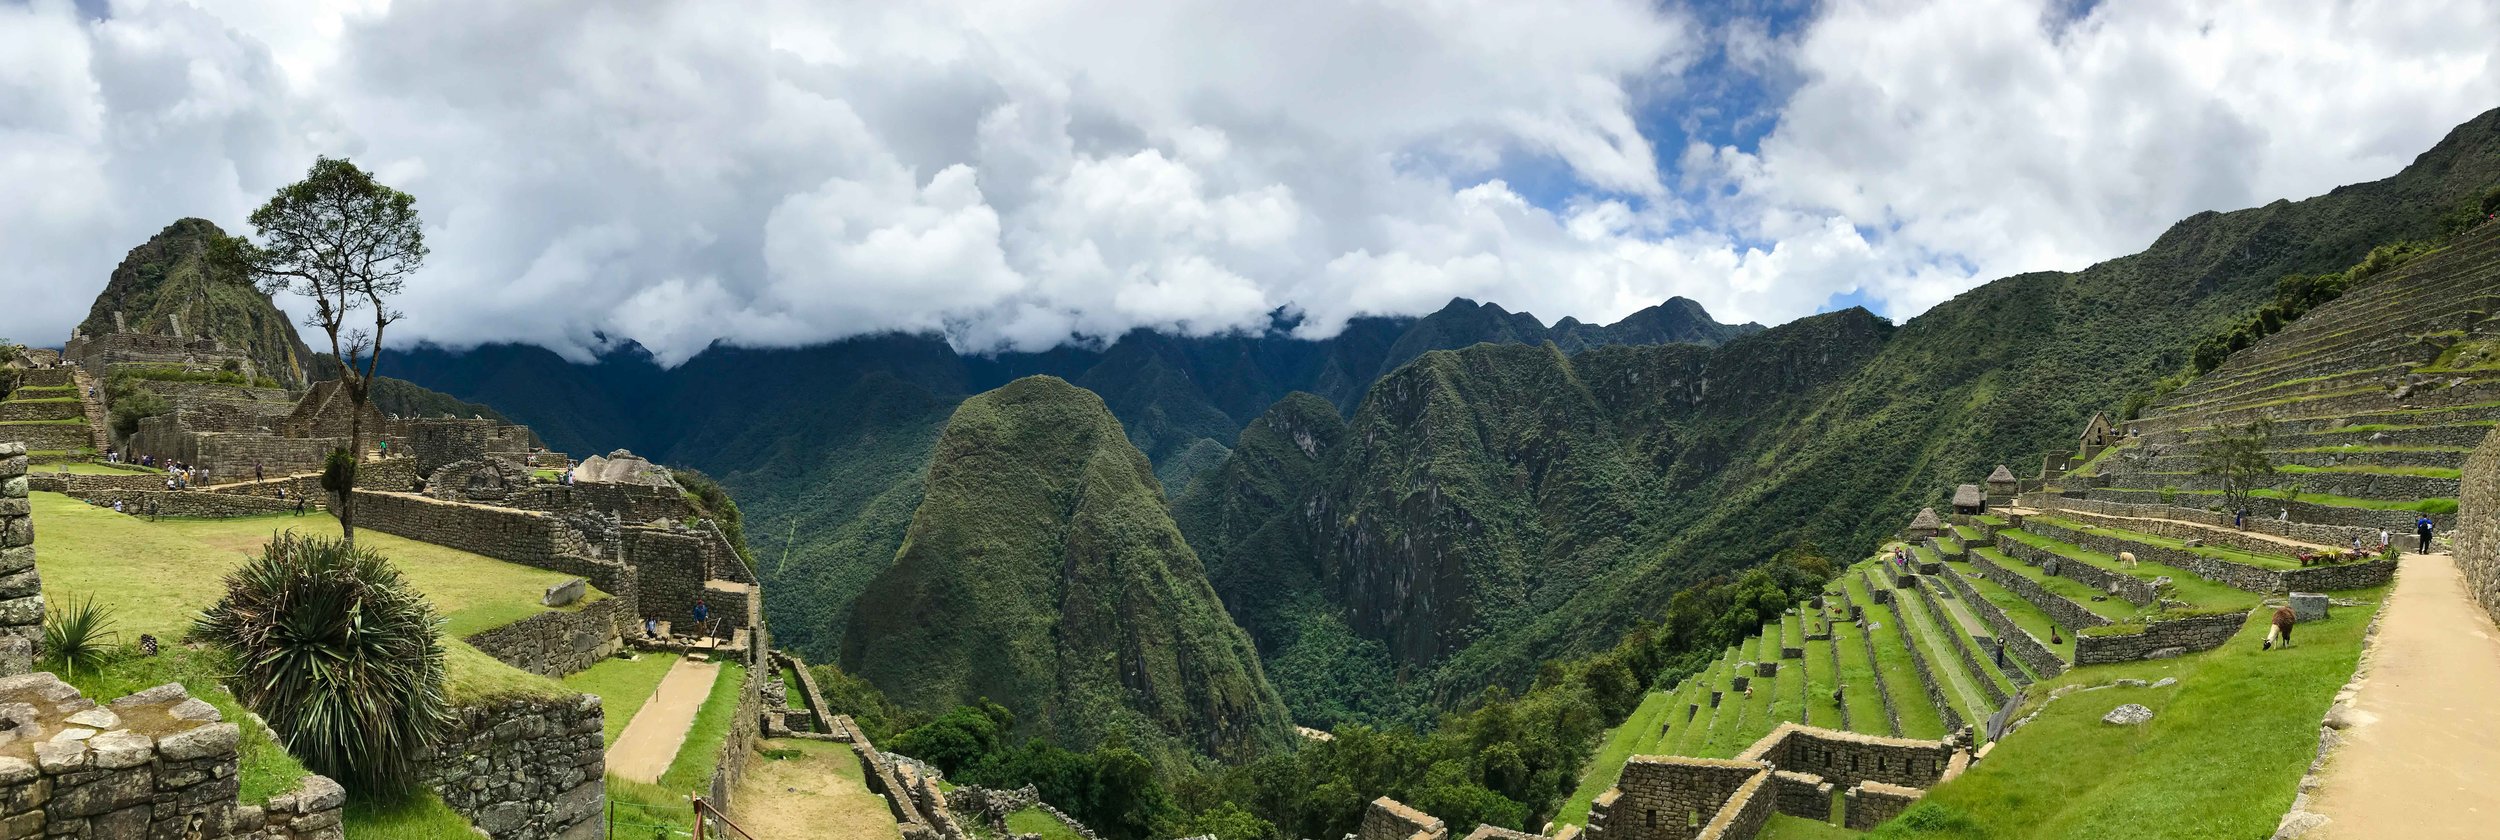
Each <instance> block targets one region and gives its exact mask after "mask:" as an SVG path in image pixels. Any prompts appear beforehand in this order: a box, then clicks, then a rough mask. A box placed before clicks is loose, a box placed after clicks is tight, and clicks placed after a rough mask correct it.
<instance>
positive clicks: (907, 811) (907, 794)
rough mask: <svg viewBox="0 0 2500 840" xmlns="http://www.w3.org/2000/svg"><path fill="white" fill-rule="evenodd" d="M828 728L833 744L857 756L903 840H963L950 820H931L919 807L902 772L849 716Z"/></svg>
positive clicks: (865, 774) (842, 717)
mask: <svg viewBox="0 0 2500 840" xmlns="http://www.w3.org/2000/svg"><path fill="white" fill-rule="evenodd" d="M831 724H832V727H831V728H832V730H833V735H834V738H835V740H840V741H848V742H850V745H851V752H852V753H854V754H856V755H858V756H859V762H860V769H861V772H862V774H863V775H864V776H865V777H866V778H865V781H866V782H867V783H868V790H869V792H870V793H874V794H877V796H878V797H879V798H881V799H884V800H885V804H886V808H887V810H889V811H891V812H893V814H894V823H895V825H896V827H898V828H899V829H901V833H902V835H903V840H963V834H962V831H961V830H960V829H957V828H955V822H954V820H953V819H951V818H945V817H944V816H943V815H940V816H939V818H938V819H934V820H933V819H932V818H931V816H930V814H929V813H928V812H927V811H926V810H924V809H922V808H921V807H920V803H919V801H918V800H916V799H914V798H913V796H912V791H911V788H910V786H909V785H908V784H907V783H906V782H905V781H904V779H903V776H904V772H905V771H904V770H903V768H901V767H899V766H897V763H896V762H895V761H894V759H893V757H892V756H888V755H886V754H885V753H884V752H882V751H880V750H878V749H877V745H876V744H873V743H870V742H869V740H868V733H865V732H861V731H860V729H859V724H858V722H856V721H853V720H851V716H850V715H835V716H834V717H833V719H832V721H831Z"/></svg>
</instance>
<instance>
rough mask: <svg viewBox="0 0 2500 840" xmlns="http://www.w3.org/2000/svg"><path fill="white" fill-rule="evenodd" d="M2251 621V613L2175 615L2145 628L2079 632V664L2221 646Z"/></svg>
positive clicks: (2076, 660)
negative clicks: (2108, 633) (2249, 617)
mask: <svg viewBox="0 0 2500 840" xmlns="http://www.w3.org/2000/svg"><path fill="white" fill-rule="evenodd" d="M2247 624H2248V614H2247V613H2236V612H2235V613H2225V614H2222V615H2203V616H2195V617H2191V618H2174V619H2170V620H2168V621H2155V622H2151V623H2149V624H2146V625H2144V632H2141V633H2122V634H2114V635H2088V634H2081V633H2078V634H2076V635H2075V664H2076V665H2079V666H2080V665H2105V664H2108V663H2112V662H2133V661H2136V660H2138V659H2161V658H2166V657H2169V656H2177V655H2181V654H2189V653H2195V652H2197V651H2204V650H2212V649H2214V648H2218V647H2221V646H2222V644H2223V643H2224V642H2228V641H2230V640H2231V637H2232V636H2235V635H2238V634H2239V632H2240V628H2241V627H2243V626H2245V625H2247Z"/></svg>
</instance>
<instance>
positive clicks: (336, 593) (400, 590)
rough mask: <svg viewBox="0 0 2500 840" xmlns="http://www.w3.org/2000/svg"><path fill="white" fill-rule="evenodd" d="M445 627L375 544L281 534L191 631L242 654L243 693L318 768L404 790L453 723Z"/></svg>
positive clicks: (238, 573)
mask: <svg viewBox="0 0 2500 840" xmlns="http://www.w3.org/2000/svg"><path fill="white" fill-rule="evenodd" d="M441 633H442V624H441V622H440V621H439V620H438V619H436V618H435V616H434V608H433V607H432V606H430V605H428V604H427V603H426V601H425V598H424V597H423V596H421V595H419V594H417V591H416V589H415V588H413V587H410V586H409V585H408V584H407V583H406V582H405V581H403V580H401V579H400V576H399V570H398V569H397V568H394V567H393V566H391V564H390V561H388V560H385V559H383V557H382V555H380V554H378V553H376V552H374V551H373V550H372V549H369V548H359V547H355V546H351V545H348V544H347V543H344V542H340V541H337V540H330V539H323V538H319V537H306V536H299V535H296V534H294V533H291V532H290V533H283V534H279V535H277V536H275V537H272V538H271V539H270V541H269V544H268V545H267V546H266V547H265V548H264V549H263V550H262V552H261V554H260V556H258V557H254V558H251V559H250V560H249V561H248V562H246V563H245V564H244V565H243V567H242V568H240V569H237V570H235V571H234V573H232V574H230V575H227V576H226V595H225V597H224V598H223V599H221V600H219V601H218V602H217V605H216V606H214V607H211V608H210V609H209V610H208V611H207V612H206V613H203V614H202V615H201V616H200V619H199V621H198V623H197V624H196V625H195V626H194V627H193V629H192V636H193V638H196V639H200V640H203V641H207V642H210V643H212V644H215V645H217V646H218V647H221V648H224V649H225V650H226V651H227V652H228V653H230V654H232V655H233V656H234V661H235V662H236V663H237V666H236V667H237V673H236V674H235V675H234V678H233V680H232V681H231V683H230V687H231V688H233V690H234V693H235V696H236V697H237V698H239V699H241V700H242V701H243V702H244V704H245V705H247V706H249V707H251V709H252V711H254V712H257V713H259V714H260V716H261V717H262V718H264V719H266V720H267V721H268V722H269V726H270V728H272V729H275V730H277V732H278V735H279V737H280V739H281V740H283V741H284V742H285V743H286V745H287V749H288V750H289V751H290V752H293V753H294V754H295V756H296V757H297V758H299V759H302V760H303V762H304V765H305V766H306V767H307V768H310V769H311V770H312V771H313V772H316V773H320V774H323V775H326V776H330V777H332V778H336V779H339V780H341V781H342V782H346V783H347V784H348V785H349V786H350V787H353V788H356V789H358V790H362V791H370V792H373V793H377V794H388V793H395V792H404V791H407V790H410V789H412V788H413V786H414V783H415V781H416V779H417V756H419V755H422V754H424V753H425V752H426V751H427V750H428V749H429V748H431V747H432V746H433V745H434V744H435V742H436V741H437V740H439V739H440V737H441V734H442V730H443V728H444V726H445V724H446V723H448V722H449V720H450V712H449V709H448V704H447V702H446V701H445V700H444V696H443V644H442V638H441Z"/></svg>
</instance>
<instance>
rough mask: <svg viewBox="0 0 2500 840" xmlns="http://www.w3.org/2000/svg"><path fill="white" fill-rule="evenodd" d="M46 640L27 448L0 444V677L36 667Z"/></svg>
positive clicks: (11, 444) (15, 444) (11, 443)
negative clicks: (38, 648)
mask: <svg viewBox="0 0 2500 840" xmlns="http://www.w3.org/2000/svg"><path fill="white" fill-rule="evenodd" d="M42 640H43V578H42V576H41V574H40V573H38V572H37V571H36V570H35V517H34V511H33V510H32V509H31V508H30V507H28V505H27V501H26V445H25V444H23V443H16V442H8V443H0V675H10V674H23V673H25V672H27V671H30V670H33V668H34V656H35V646H36V645H38V644H40V643H41V642H42Z"/></svg>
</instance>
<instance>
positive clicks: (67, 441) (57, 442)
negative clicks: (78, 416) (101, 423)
mask: <svg viewBox="0 0 2500 840" xmlns="http://www.w3.org/2000/svg"><path fill="white" fill-rule="evenodd" d="M0 435H7V436H8V437H10V438H12V439H14V440H15V441H16V442H21V443H24V444H26V448H28V449H44V450H53V449H83V448H86V447H87V446H88V445H89V444H90V443H92V441H91V439H90V438H89V437H88V436H87V427H86V425H85V424H82V423H20V424H15V425H10V426H6V427H0Z"/></svg>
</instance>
